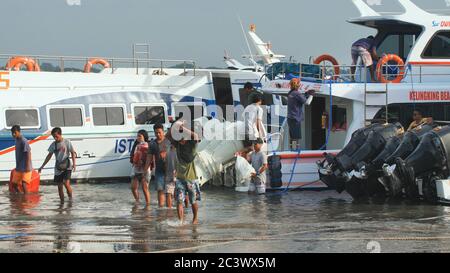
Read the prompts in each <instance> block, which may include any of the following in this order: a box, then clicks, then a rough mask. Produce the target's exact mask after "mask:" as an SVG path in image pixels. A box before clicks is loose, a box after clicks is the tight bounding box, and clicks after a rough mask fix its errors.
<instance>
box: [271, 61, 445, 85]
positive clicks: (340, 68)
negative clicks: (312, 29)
mask: <svg viewBox="0 0 450 273" xmlns="http://www.w3.org/2000/svg"><path fill="white" fill-rule="evenodd" d="M272 66H273V64H272V65H269V66H266V67H265V70H264V71H265V73H266V76H268V78H269V79H270V80H275V79H288V80H289V79H291V78H293V77H299V76H300V78H302V79H305V80H309V81H316V82H318V83H325V82H327V83H329V82H333V83H380V82H381V83H387V82H388V83H392V82H393V83H396V82H400V81H401V80H403V79H406V77H408V78H409V79H411V81H412V80H414V82H419V83H422V81H423V79H424V78H425V77H429V76H433V77H445V78H448V77H449V76H450V69H447V70H443V72H442V73H438V72H436V71H435V70H434V71H433V72H426V71H424V70H423V67H424V66H427V65H426V64H417V65H416V64H414V67H415V68H417V69H414V70H412V69H411V66H410V65H408V64H406V65H394V64H384V65H382V66H381V72H380V73H379V74H378V75H377V73H376V69H375V68H374V76H375V78H374V79H371V75H370V69H369V67H365V66H363V65H330V64H304V63H283V64H279V65H278V69H270V67H272ZM433 67H448V65H447V64H442V65H439V64H436V65H433ZM381 78H383V79H384V80H381Z"/></svg>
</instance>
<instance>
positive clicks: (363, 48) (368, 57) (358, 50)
mask: <svg viewBox="0 0 450 273" xmlns="http://www.w3.org/2000/svg"><path fill="white" fill-rule="evenodd" d="M358 58H361V60H362V62H363V63H364V66H365V67H369V69H370V76H371V79H372V81H373V80H374V79H375V71H374V67H373V60H374V59H375V60H378V59H379V58H378V55H377V50H376V46H375V38H374V37H373V36H368V37H367V38H362V39H359V40H358V41H356V42H354V43H353V44H352V66H351V68H350V69H351V72H352V77H353V80H354V79H355V71H356V65H357V63H358Z"/></svg>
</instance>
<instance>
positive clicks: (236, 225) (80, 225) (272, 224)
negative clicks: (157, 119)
mask: <svg viewBox="0 0 450 273" xmlns="http://www.w3.org/2000/svg"><path fill="white" fill-rule="evenodd" d="M75 186H76V191H75V192H76V193H77V195H76V199H75V200H74V201H73V202H66V203H64V204H63V205H62V206H60V207H58V205H59V197H58V194H57V191H55V188H54V186H53V185H51V186H46V185H43V186H41V196H39V195H38V196H32V195H30V196H29V197H24V196H22V195H14V196H13V195H11V196H9V195H8V194H5V193H0V252H31V251H44V252H51V251H61V252H69V251H72V247H71V245H70V242H74V243H76V242H77V241H78V242H79V241H81V240H96V241H104V242H101V243H95V244H93V243H85V244H81V251H82V252H152V251H167V250H173V251H176V250H181V251H200V252H247V251H252V252H304V251H310V252H366V251H367V248H366V244H367V238H368V239H370V240H372V239H373V238H378V237H380V236H383V237H396V236H447V234H449V233H450V225H449V224H450V214H449V212H450V208H449V207H443V206H431V205H426V204H417V203H416V204H408V203H406V202H388V203H383V202H370V203H369V202H365V203H354V202H352V200H351V198H350V197H349V196H348V195H347V194H337V193H336V192H333V191H324V192H307V191H304V192H289V193H287V194H272V193H268V194H266V195H261V196H253V195H250V196H249V195H248V194H246V193H237V192H234V191H233V190H228V189H217V188H209V189H205V190H204V192H203V193H204V195H203V197H204V198H203V200H202V201H201V202H200V203H199V205H200V208H199V220H200V223H199V225H191V224H190V223H186V224H184V225H179V224H174V223H177V216H176V210H175V209H172V210H169V209H158V208H157V200H156V199H155V200H153V202H152V203H151V205H150V207H145V206H144V205H143V204H139V205H135V204H134V202H133V200H130V195H129V184H126V183H115V184H77V185H75ZM191 216H192V211H191V210H190V209H189V210H186V217H187V218H189V217H191ZM17 233H28V234H32V236H28V237H26V238H27V239H30V240H43V239H44V240H51V241H53V243H50V244H49V243H41V242H34V243H33V244H30V243H25V244H24V243H19V241H17V240H18V239H17V240H16V239H14V238H13V239H9V240H2V239H1V235H14V234H17ZM268 236H272V237H271V238H272V239H271V240H260V239H258V240H253V241H240V240H233V239H234V238H261V237H264V238H266V237H268ZM346 237H349V238H363V239H361V240H360V241H345V242H339V241H324V240H323V238H346ZM23 238H24V237H21V238H20V239H23ZM318 238H320V239H321V240H316V241H307V240H306V239H318ZM364 238H366V239H364ZM210 239H213V240H219V239H220V240H225V241H227V240H230V242H229V243H226V244H216V243H215V242H211V241H208V240H210ZM274 239H275V240H274ZM15 240H16V241H15ZM143 240H146V242H145V243H144V242H143ZM147 240H150V242H147ZM155 240H163V241H162V242H161V241H155ZM198 240H202V241H198ZM305 240H306V241H305ZM122 241H125V242H122ZM133 242H135V243H133ZM445 242H446V241H439V240H428V241H425V240H424V241H414V242H410V241H404V240H403V241H395V240H392V241H383V242H382V244H381V247H382V251H383V252H384V251H393V252H395V251H402V250H403V251H408V250H411V251H435V250H436V249H442V248H443V247H445V244H444V243H445Z"/></svg>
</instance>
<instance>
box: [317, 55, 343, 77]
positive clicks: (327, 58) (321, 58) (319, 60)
mask: <svg viewBox="0 0 450 273" xmlns="http://www.w3.org/2000/svg"><path fill="white" fill-rule="evenodd" d="M324 61H329V62H330V63H332V64H333V66H334V76H333V79H335V80H336V79H337V78H338V76H339V75H340V74H341V69H340V68H339V63H338V61H337V60H336V59H335V58H334V57H333V56H331V55H328V54H323V55H320V56H319V57H317V58H316V59H315V60H314V64H320V63H322V62H324Z"/></svg>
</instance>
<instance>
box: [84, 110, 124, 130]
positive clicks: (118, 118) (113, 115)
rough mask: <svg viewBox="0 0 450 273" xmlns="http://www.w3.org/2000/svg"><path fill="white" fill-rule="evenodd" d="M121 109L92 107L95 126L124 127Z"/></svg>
mask: <svg viewBox="0 0 450 273" xmlns="http://www.w3.org/2000/svg"><path fill="white" fill-rule="evenodd" d="M123 113H124V111H123V107H92V118H93V120H94V125H95V126H114V125H124V124H125V118H124V114H123Z"/></svg>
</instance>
